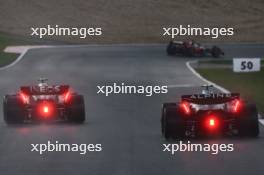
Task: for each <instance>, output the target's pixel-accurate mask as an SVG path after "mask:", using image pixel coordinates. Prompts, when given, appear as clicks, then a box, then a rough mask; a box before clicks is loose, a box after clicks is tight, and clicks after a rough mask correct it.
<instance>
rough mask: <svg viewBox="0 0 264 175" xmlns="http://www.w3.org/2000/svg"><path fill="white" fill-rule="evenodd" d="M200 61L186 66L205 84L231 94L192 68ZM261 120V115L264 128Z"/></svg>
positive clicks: (187, 63)
mask: <svg viewBox="0 0 264 175" xmlns="http://www.w3.org/2000/svg"><path fill="white" fill-rule="evenodd" d="M197 62H198V61H197V60H194V61H187V62H186V66H187V68H188V69H189V70H190V71H191V72H192V73H193V74H194V75H195V76H196V77H198V78H200V79H201V80H202V81H204V82H205V83H207V84H211V85H213V86H214V87H215V88H217V89H218V90H220V91H222V92H223V93H230V91H229V90H227V89H225V88H224V87H222V86H219V85H217V84H215V83H214V82H212V81H209V80H207V79H206V78H204V77H203V76H202V75H201V74H199V73H198V72H197V71H196V70H195V69H194V68H193V67H192V66H191V64H192V63H197ZM260 118H261V115H260V114H259V122H260V123H261V124H262V125H263V126H264V119H260Z"/></svg>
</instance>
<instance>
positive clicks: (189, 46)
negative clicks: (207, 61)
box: [167, 41, 224, 58]
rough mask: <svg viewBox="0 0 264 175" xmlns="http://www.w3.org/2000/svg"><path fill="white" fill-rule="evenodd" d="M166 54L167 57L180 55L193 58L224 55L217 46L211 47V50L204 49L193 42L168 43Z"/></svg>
mask: <svg viewBox="0 0 264 175" xmlns="http://www.w3.org/2000/svg"><path fill="white" fill-rule="evenodd" d="M167 54H168V55H177V54H182V55H185V56H189V57H195V56H200V57H204V56H212V57H215V58H218V57H220V56H221V55H224V52H223V51H222V50H221V49H220V48H219V47H217V46H213V47H212V48H206V47H204V46H202V45H201V44H200V43H197V42H194V41H184V42H183V41H170V43H169V44H168V46H167Z"/></svg>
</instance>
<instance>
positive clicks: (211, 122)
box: [209, 119, 215, 127]
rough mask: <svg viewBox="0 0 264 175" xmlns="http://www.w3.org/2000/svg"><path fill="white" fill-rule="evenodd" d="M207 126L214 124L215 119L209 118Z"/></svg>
mask: <svg viewBox="0 0 264 175" xmlns="http://www.w3.org/2000/svg"><path fill="white" fill-rule="evenodd" d="M209 126H212V127H213V126H215V120H214V119H210V120H209Z"/></svg>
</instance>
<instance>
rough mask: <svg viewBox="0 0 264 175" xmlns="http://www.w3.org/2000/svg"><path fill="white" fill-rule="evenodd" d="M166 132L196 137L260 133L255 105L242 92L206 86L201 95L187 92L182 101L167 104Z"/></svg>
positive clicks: (163, 126)
mask: <svg viewBox="0 0 264 175" xmlns="http://www.w3.org/2000/svg"><path fill="white" fill-rule="evenodd" d="M161 130H162V135H163V136H164V137H165V138H166V139H169V138H176V139H177V138H188V137H190V138H192V137H197V136H204V135H211V136H215V135H239V136H250V137H256V136H258V134H259V125H258V112H257V108H256V105H255V104H251V103H248V102H246V101H244V100H242V99H241V98H240V95H239V94H238V93H230V94H225V93H215V92H214V91H213V90H212V86H205V89H204V90H203V92H202V93H201V94H192V95H183V96H182V97H181V101H180V102H178V103H164V104H163V107H162V117H161Z"/></svg>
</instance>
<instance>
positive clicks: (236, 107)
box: [233, 99, 241, 112]
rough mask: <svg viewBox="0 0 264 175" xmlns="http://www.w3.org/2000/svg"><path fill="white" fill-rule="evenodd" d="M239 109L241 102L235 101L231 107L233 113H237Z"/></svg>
mask: <svg viewBox="0 0 264 175" xmlns="http://www.w3.org/2000/svg"><path fill="white" fill-rule="evenodd" d="M240 107H241V101H240V100H238V99H237V100H235V102H234V106H233V112H238V111H239V110H240Z"/></svg>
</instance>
